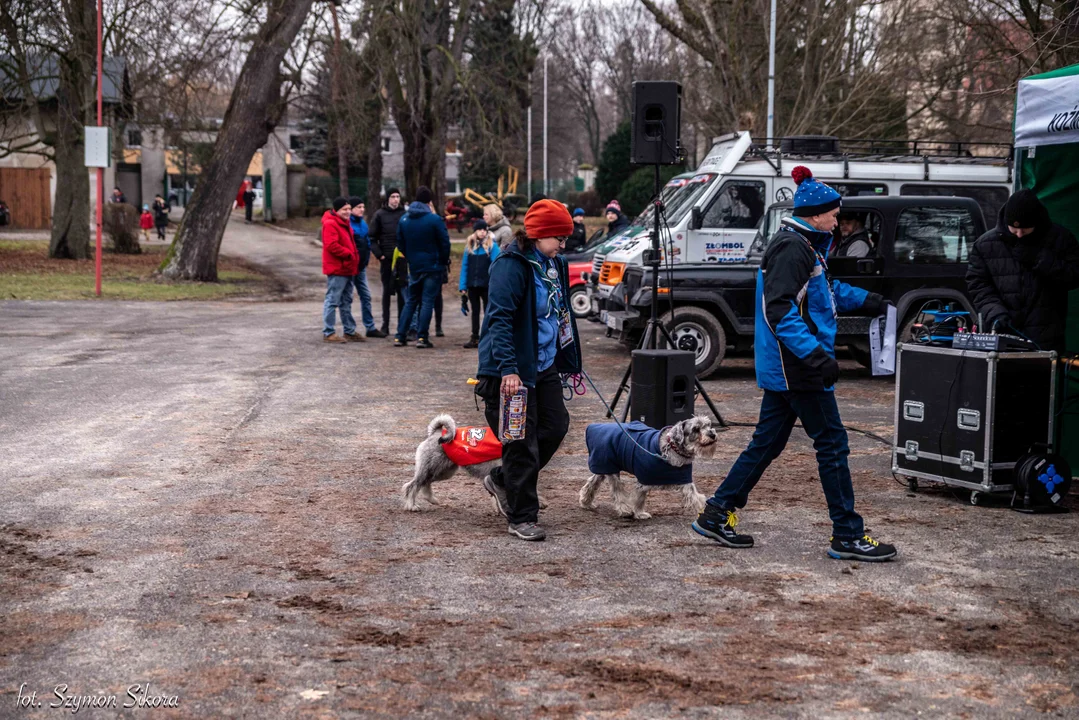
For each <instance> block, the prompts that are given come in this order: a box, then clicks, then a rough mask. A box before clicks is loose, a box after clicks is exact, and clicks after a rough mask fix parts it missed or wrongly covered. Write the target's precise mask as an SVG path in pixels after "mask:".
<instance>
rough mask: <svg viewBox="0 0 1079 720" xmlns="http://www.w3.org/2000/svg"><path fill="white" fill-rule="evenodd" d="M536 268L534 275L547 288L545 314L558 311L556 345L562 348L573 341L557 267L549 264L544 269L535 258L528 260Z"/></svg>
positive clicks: (548, 315) (549, 314)
mask: <svg viewBox="0 0 1079 720" xmlns="http://www.w3.org/2000/svg"><path fill="white" fill-rule="evenodd" d="M528 262H529V263H531V265H532V267H534V268H535V269H536V276H537V277H538V278H539V279H540V280H541V281H543V285H544V287H545V288H546V290H547V316H546V317H551V313H552V312H556V313H558V347H559V348H564V347H566V346H567V345H569V344H570V343H572V342H573V325H572V324H571V323H570V317H569V311H568V310H567V309H566V307H565V303H563V302H562V287H561V285H560V284H559V282H558V268H556V267H555V266H553V265H551V266H549V267H547V268H546V270H545V269H544V267H543V266H542V265H540V264H539V263H538V262H536V261H535V260H529V261H528Z"/></svg>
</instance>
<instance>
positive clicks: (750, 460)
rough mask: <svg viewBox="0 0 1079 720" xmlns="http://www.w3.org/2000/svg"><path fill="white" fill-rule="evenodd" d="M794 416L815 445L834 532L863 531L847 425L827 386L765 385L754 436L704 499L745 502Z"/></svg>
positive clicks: (729, 505) (850, 536) (724, 504)
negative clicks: (813, 389) (781, 389)
mask: <svg viewBox="0 0 1079 720" xmlns="http://www.w3.org/2000/svg"><path fill="white" fill-rule="evenodd" d="M795 420H801V421H802V427H804V428H805V431H806V434H807V435H809V437H811V438H812V439H813V448H814V449H815V450H816V451H817V470H818V472H819V473H820V482H821V486H822V487H823V488H824V497H825V499H826V500H827V501H828V515H829V516H830V517H831V518H832V534H833V535H834V536H835V537H836V538H839V539H841V540H854V539H856V538H860V537H862V536H863V535H864V534H865V527H864V525H863V523H862V518H861V516H860V515H859V514H858V513H856V512H854V486H853V484H852V483H851V480H850V468H849V467H848V465H847V456H848V455H849V454H850V448H849V447H848V445H847V431H846V430H845V429H844V428H843V421H842V419H840V417H839V406H837V405H836V402H835V393H831V392H825V391H821V392H775V391H772V390H765V391H764V399H763V400H762V401H761V414H760V419H759V420H758V421H757V429H756V430H754V431H753V439H752V440H751V441H750V443H749V447H747V448H746V449H745V450H743V451H742V454H741V455H739V456H738V459H737V460H736V461H735V463H734V465H733V466H732V467H731V470H730V472H728V473H727V477H726V479H724V481H723V483H722V484H721V485H720V486H719V488H718V489H717V490H716V494H715V495H713V496H712V497H710V498H709V499H708V504H709V505H712V506H714V507H717V508H719V509H721V510H734V509H735V508H743V507H745V506H746V502H747V501H748V500H749V493H750V491H751V490H753V487H754V486H755V485H756V484H757V481H758V480H760V479H761V475H762V474H763V473H764V471H765V470H766V469H767V468H768V465H770V464H771V462H772V461H773V460H775V459H776V458H777V457H779V454H780V453H781V452H783V448H784V447H786V445H787V440H788V439H790V436H791V429H793V428H794V421H795Z"/></svg>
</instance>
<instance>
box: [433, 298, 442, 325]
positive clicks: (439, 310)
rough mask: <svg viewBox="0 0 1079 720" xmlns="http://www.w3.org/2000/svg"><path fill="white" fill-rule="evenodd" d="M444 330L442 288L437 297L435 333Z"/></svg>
mask: <svg viewBox="0 0 1079 720" xmlns="http://www.w3.org/2000/svg"><path fill="white" fill-rule="evenodd" d="M441 330H442V288H441V287H440V288H439V289H438V295H435V332H438V331H441Z"/></svg>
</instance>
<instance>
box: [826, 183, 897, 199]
mask: <svg viewBox="0 0 1079 720" xmlns="http://www.w3.org/2000/svg"><path fill="white" fill-rule="evenodd" d="M828 184H829V185H831V186H832V187H833V188H835V191H836V192H837V193H839V194H840V195H842V196H843V197H861V196H864V195H872V196H875V197H880V196H883V195H887V194H888V186H887V185H884V184H883V183H852V182H836V183H833V182H829V183H828Z"/></svg>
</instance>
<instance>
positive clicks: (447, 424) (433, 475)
mask: <svg viewBox="0 0 1079 720" xmlns="http://www.w3.org/2000/svg"><path fill="white" fill-rule="evenodd" d="M501 464H502V442H501V441H500V440H499V439H498V435H497V434H496V433H494V432H492V431H491V429H490V428H489V427H487V426H486V425H477V426H474V427H462V428H459V427H457V423H455V422H454V421H453V418H452V417H450V416H449V415H446V414H442V415H436V416H435V418H434V419H433V420H431V423H430V424H429V425H428V426H427V438H426V439H425V440H424V441H423V442H421V443H420V444H419V446H418V447H417V448H416V470H415V472H414V473H413V475H412V479H411V480H409V481H408V482H407V483H405V484H404V486H403V487H402V488H401V494H402V496H403V498H404V503H405V509H406V510H419V509H420V504H419V498H420V497H421V496H422V497H423V498H424V499H425V500H427V502H429V503H431V504H432V505H437V504H438V501H437V500H435V497H434V495H433V494H432V493H431V484H432V483H436V482H438V481H440V480H449V479H450V478H451V477H453V476H454V475H455V474H456V473H457V471H458V470H459V469H464V471H465V472H467V473H468V474H469V475H471V476H472V477H474V478H477V479H480V480H482V479H483V478H485V477H486V476H488V475H490V474H491V470H493V469H494V468H496V467H498V466H499V465H501ZM491 502H492V503H494V504H495V509H496V510H497V509H498V505H497V502H498V501H497V500H495V499H494V497H492V498H491ZM540 507H541V508H545V507H547V502H546V501H545V500H544V499H543V498H542V497H540Z"/></svg>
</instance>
